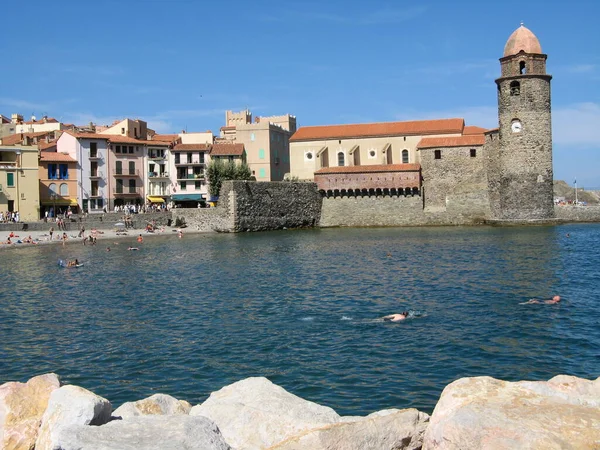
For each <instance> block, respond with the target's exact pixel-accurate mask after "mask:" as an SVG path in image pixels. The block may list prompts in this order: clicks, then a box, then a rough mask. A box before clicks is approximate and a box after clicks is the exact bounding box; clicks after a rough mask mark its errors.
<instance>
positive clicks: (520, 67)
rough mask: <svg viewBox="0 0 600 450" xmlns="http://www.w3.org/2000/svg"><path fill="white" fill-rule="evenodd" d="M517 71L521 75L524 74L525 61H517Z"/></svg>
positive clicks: (525, 70)
mask: <svg viewBox="0 0 600 450" xmlns="http://www.w3.org/2000/svg"><path fill="white" fill-rule="evenodd" d="M519 73H520V74H521V75H524V74H526V73H527V66H526V65H525V61H521V62H520V63H519Z"/></svg>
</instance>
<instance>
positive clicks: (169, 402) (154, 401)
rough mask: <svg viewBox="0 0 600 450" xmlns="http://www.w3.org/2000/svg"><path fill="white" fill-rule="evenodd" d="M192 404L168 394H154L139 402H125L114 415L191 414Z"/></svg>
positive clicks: (125, 416)
mask: <svg viewBox="0 0 600 450" xmlns="http://www.w3.org/2000/svg"><path fill="white" fill-rule="evenodd" d="M190 409H192V405H190V404H189V402H186V401H185V400H177V399H176V398H175V397H171V396H170V395H166V394H154V395H152V396H150V397H148V398H145V399H143V400H138V401H137V402H127V403H123V404H122V405H121V406H119V407H118V408H117V409H115V410H114V412H113V416H114V417H121V418H122V419H127V418H129V417H136V416H149V415H176V414H189V413H190Z"/></svg>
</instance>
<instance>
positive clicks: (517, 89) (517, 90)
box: [510, 81, 521, 95]
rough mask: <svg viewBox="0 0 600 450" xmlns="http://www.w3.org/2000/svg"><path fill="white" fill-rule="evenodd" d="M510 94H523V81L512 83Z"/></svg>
mask: <svg viewBox="0 0 600 450" xmlns="http://www.w3.org/2000/svg"><path fill="white" fill-rule="evenodd" d="M510 95H521V83H519V82H518V81H513V82H512V83H510Z"/></svg>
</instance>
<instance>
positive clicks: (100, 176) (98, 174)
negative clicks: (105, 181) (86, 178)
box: [90, 172, 103, 178]
mask: <svg viewBox="0 0 600 450" xmlns="http://www.w3.org/2000/svg"><path fill="white" fill-rule="evenodd" d="M90 178H103V177H102V172H92V173H90Z"/></svg>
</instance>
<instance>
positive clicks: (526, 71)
mask: <svg viewBox="0 0 600 450" xmlns="http://www.w3.org/2000/svg"><path fill="white" fill-rule="evenodd" d="M546 58H547V55H545V54H543V53H542V47H541V46H540V42H539V41H538V39H537V37H536V36H535V35H534V34H533V33H532V32H531V31H530V30H529V29H527V28H525V27H524V26H523V24H521V26H520V27H519V28H517V30H515V32H514V33H513V34H511V36H510V37H509V38H508V41H507V42H506V46H505V47H504V55H503V56H502V58H500V67H501V76H500V78H498V79H497V80H496V84H497V86H498V122H499V128H498V142H497V143H496V151H494V152H493V158H494V159H495V161H493V162H492V163H491V164H490V167H493V170H490V172H489V173H488V183H489V189H490V202H491V205H490V206H491V212H492V217H493V218H494V219H501V220H514V221H527V220H543V219H551V218H553V217H554V190H553V174H552V121H551V107H550V80H551V79H552V77H551V76H550V75H548V74H547V73H546Z"/></svg>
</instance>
